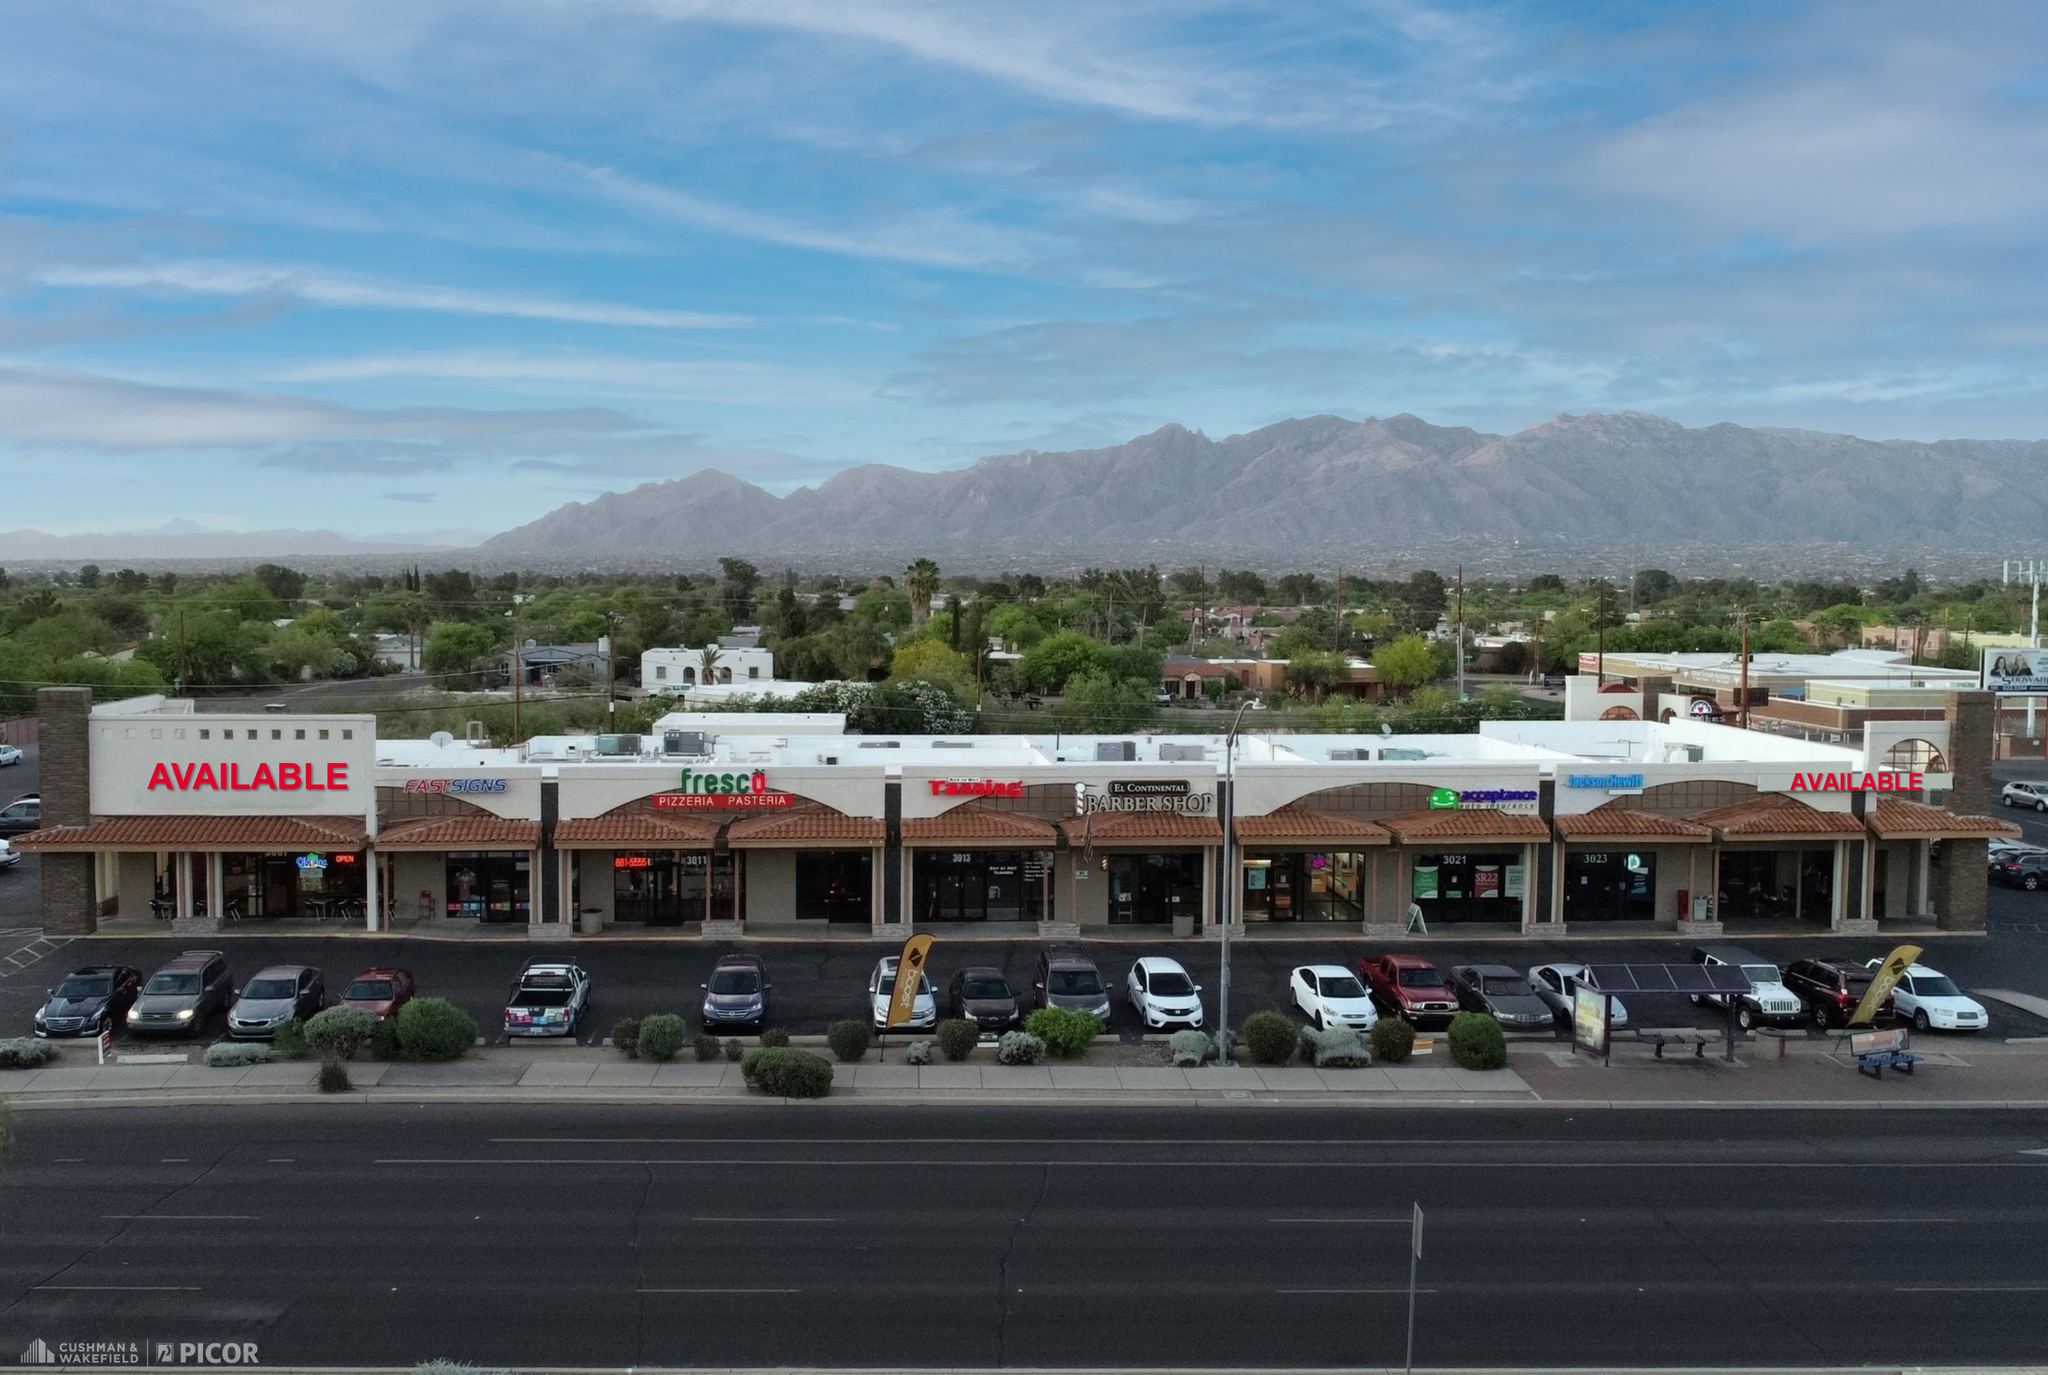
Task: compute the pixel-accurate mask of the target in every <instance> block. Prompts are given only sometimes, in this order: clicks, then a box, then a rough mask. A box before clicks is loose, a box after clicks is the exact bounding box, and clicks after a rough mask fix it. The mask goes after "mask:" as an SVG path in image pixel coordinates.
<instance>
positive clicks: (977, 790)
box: [930, 778, 1024, 797]
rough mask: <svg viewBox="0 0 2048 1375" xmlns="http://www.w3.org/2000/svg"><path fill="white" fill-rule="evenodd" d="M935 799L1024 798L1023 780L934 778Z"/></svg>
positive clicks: (933, 792) (933, 790)
mask: <svg viewBox="0 0 2048 1375" xmlns="http://www.w3.org/2000/svg"><path fill="white" fill-rule="evenodd" d="M930 782H931V785H932V796H933V797H1022V796H1024V780H1023V779H1021V778H934V779H932V780H930Z"/></svg>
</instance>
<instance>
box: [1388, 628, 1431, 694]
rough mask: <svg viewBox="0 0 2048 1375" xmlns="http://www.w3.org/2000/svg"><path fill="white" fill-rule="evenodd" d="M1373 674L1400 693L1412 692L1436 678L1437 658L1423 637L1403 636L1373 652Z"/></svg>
mask: <svg viewBox="0 0 2048 1375" xmlns="http://www.w3.org/2000/svg"><path fill="white" fill-rule="evenodd" d="M1372 666H1373V671H1374V672H1375V673H1377V674H1378V675H1379V680H1380V681H1381V682H1382V683H1385V684H1386V685H1387V686H1388V687H1389V688H1393V689H1395V690H1397V691H1412V690H1414V689H1415V688H1419V687H1421V686H1422V685H1423V684H1424V683H1427V682H1429V681H1430V680H1431V679H1432V678H1434V677H1435V676H1436V655H1435V654H1434V653H1433V652H1432V651H1431V650H1430V647H1429V641H1427V640H1425V639H1423V638H1422V637H1421V636H1420V635H1403V636H1402V637H1401V638H1400V639H1398V640H1394V641H1392V642H1391V643H1388V644H1384V645H1381V646H1380V647H1379V648H1378V649H1375V650H1374V651H1373V655H1372Z"/></svg>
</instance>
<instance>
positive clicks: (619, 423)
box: [0, 0, 2048, 535]
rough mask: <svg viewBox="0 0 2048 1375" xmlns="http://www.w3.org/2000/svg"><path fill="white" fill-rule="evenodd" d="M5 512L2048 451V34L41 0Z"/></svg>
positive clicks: (13, 3) (1649, 19) (1557, 9)
mask: <svg viewBox="0 0 2048 1375" xmlns="http://www.w3.org/2000/svg"><path fill="white" fill-rule="evenodd" d="M0 28H4V30H5V33H6V38H5V45H4V49H0V484H4V485H0V493H4V501H5V508H6V509H5V510H4V511H0V529H7V528H14V527H18V526H31V527H36V528H41V529H46V530H53V531H64V532H72V531H86V530H118V529H133V528H147V527H154V526H158V525H161V524H163V523H164V522H166V521H169V520H173V519H180V520H191V521H197V522H200V523H202V524H205V525H209V526H223V527H235V528H244V529H256V528H267V527H275V526H292V525H296V526H313V525H325V526H330V527H333V528H337V529H341V530H345V531H349V532H352V533H358V534H385V535H391V534H400V533H406V532H443V533H445V532H450V531H470V532H485V533H487V532H490V531H494V530H497V529H501V528H504V527H506V526H508V525H512V524H516V523H519V522H522V521H525V520H529V519H532V518H534V517H536V516H538V515H540V514H542V513H543V512H545V511H547V510H549V509H551V508H553V507H554V506H556V505H559V504H561V503H562V502H564V501H570V500H580V499H587V498H589V497H592V496H595V495H596V494H598V493H599V492H602V491H605V490H608V489H619V488H625V487H630V486H633V485H635V484H637V483H639V482H643V481H647V480H651V479H658V478H666V477H675V476H681V475H684V474H686V473H689V472H692V471H695V470H696V469H698V468H702V467H707V466H710V467H721V468H725V469H727V470H728V471H732V472H736V473H738V474H740V475H741V476H744V477H748V478H750V479H752V480H754V481H758V482H760V483H762V484H763V485H764V486H768V487H770V488H771V489H773V490H776V491H786V490H789V489H790V488H792V487H794V486H796V485H800V484H802V483H805V482H816V481H818V480H820V479H822V478H823V477H824V476H826V475H828V474H830V473H831V472H833V471H836V470H837V469H839V468H842V467H845V466H849V465H852V464H855V463H863V462H887V463H897V464H903V465H906V466H910V467H923V468H935V467H950V466H958V465H960V464H963V463H965V462H968V461H971V460H972V459H973V458H976V457H978V456H980V455H983V454H990V453H1005V452H1012V451H1015V450H1017V449H1022V448H1038V449H1056V448H1072V447H1084V446H1093V445H1100V444H1109V443H1115V442H1118V441H1121V440H1123V439H1126V438H1128V437H1130V436H1131V435H1133V434H1136V433H1141V432H1144V431H1147V430H1150V429H1153V428H1156V427H1157V426H1159V425H1161V424H1163V423H1165V422H1167V421H1178V422H1180V423H1183V424H1186V425H1188V426H1191V427H1195V428H1200V429H1203V430H1206V431H1207V432H1208V433H1210V434H1212V435H1223V434H1227V433H1233V432H1237V431H1241V430H1245V429H1250V428H1254V427H1256V426H1259V425H1262V424H1267V423H1270V422H1272V421H1274V420H1277V419H1281V418H1284V417H1287V416H1293V415H1304V414H1313V413H1317V412H1326V411H1327V412H1335V413H1338V414H1344V415H1350V416H1354V417H1358V416H1364V415H1368V414H1392V413H1395V412H1399V411H1412V412H1414V413H1416V414H1418V415H1421V416H1423V417H1424V418H1425V419H1428V420H1431V421H1434V422H1436V423H1439V424H1464V425H1472V426H1476V427H1479V428H1482V429H1489V430H1497V431H1508V430H1514V429H1518V428H1520V427H1522V426H1524V425H1528V424H1532V423H1536V422H1540V421H1542V420H1544V419H1547V418H1548V417H1550V416H1551V415H1553V414H1555V413H1557V412H1559V411H1588V410H1618V409H1624V408H1633V409H1638V410H1650V411H1656V412H1659V413H1661V414H1666V415H1670V416H1673V417H1675V418H1677V419H1679V420H1681V421H1684V422H1686V423H1688V424H1706V423H1712V422H1715V421H1721V420H1733V421H1737V422H1740V423H1745V424H1767V425H1788V426H1803V427H1808V428H1816V429H1830V430H1843V431H1848V432H1853V433H1857V434H1862V435H1866V436H1871V437H1878V438H1886V437H1908V438H1934V437H1941V436H2013V437H2023V438H2037V437H2041V436H2042V435H2044V434H2048V424H2044V421H2043V415H2044V397H2048V375H2044V373H2048V369H2044V362H2043V359H2044V344H2048V324H2044V323H2043V322H2044V320H2048V311H2044V309H2043V307H2044V305H2048V300H2044V297H2048V290H2044V283H2048V269H2044V265H2043V264H2044V260H2043V257H2042V253H2041V247H2040V234H2041V226H2042V225H2043V224H2044V223H2048V57H2044V55H2048V9H2044V8H2043V7H2041V6H2039V5H2032V4H2011V5H2001V4H1971V5H1952V6H1943V7H1940V8H1939V9H1938V10H1930V9H1929V8H1927V7H1926V6H1924V5H1918V4H1890V3H1883V2H1882V0H1861V2H1859V3H1853V4H1840V5H1798V4H1787V3H1772V4H1754V5H1749V4H1741V3H1729V4H1715V5H1690V4H1620V3H1616V4H1594V3H1579V4H1573V3H1562V2H1560V0H1546V2H1545V3H1530V4H1505V5H1499V4H1496V5H1486V4H1451V5H1428V4H1421V3H1404V2H1401V0H1392V2H1389V3H1379V2H1377V0H1357V3H1352V4H1310V3H1298V2H1296V0H1288V2H1286V3H1277V4H1269V5H1261V4H1235V5H1228V6H1216V5H1203V4H1200V3H1196V2H1195V0H1186V2H1183V3H1171V4H1160V5H1148V4H1102V3H1093V4H1087V3H1084V4H1073V5H1068V4H1060V3H1047V2H1046V0H1033V2H1032V3H1024V4H1014V5H1012V4H1006V3H975V4H971V5H960V4H930V5H926V4H904V3H897V2H896V0H852V2H849V3H827V2H826V0H744V2H742V0H494V2H493V3H489V4H484V3H458V2H455V0H399V2H398V3H360V4H351V3H345V0H328V3H322V4H318V5H303V4H297V3H288V2H287V0H266V2H264V3H255V2H247V3H245V2H244V0H194V2H193V3H189V4H186V3H177V2H176V0H155V2H154V3H151V4H148V5H138V4H135V3H132V0H113V2H112V3H96V2H95V0H63V2H62V3H57V2H56V0H44V2H43V3H34V2H33V0H0Z"/></svg>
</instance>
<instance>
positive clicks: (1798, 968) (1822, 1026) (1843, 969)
mask: <svg viewBox="0 0 2048 1375" xmlns="http://www.w3.org/2000/svg"><path fill="white" fill-rule="evenodd" d="M1870 978H1871V971H1870V970H1868V969H1865V968H1864V967H1863V966H1861V965H1856V964H1830V963H1828V962H1827V961H1826V960H1794V961H1792V963H1790V964H1788V965H1786V966H1785V987H1787V988H1789V989H1791V990H1792V992H1793V995H1794V996H1796V997H1797V998H1798V999H1799V1001H1800V1002H1802V1003H1804V1004H1806V1015H1807V1016H1808V1017H1811V1018H1812V1019H1813V1024H1814V1026H1815V1027H1816V1028H1817V1029H1819V1030H1821V1031H1826V1030H1828V1029H1829V1028H1830V1027H1838V1026H1846V1025H1848V1022H1849V1018H1850V1017H1852V1016H1854V1015H1855V1012H1856V1005H1857V1004H1858V1003H1860V1002H1862V1001H1863V995H1864V994H1866V993H1868V992H1869V991H1870ZM1893 1016H1894V1013H1893V1009H1892V998H1891V995H1890V994H1889V993H1887V994H1886V995H1885V999H1884V1002H1883V1003H1882V1004H1880V1005H1879V1006H1878V1009H1877V1011H1876V1012H1874V1013H1873V1014H1872V1015H1871V1020H1872V1022H1889V1021H1891V1020H1892V1017H1893Z"/></svg>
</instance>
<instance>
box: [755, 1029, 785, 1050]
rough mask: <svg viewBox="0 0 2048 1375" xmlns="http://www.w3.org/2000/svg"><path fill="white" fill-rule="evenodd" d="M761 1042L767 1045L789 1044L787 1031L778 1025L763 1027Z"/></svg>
mask: <svg viewBox="0 0 2048 1375" xmlns="http://www.w3.org/2000/svg"><path fill="white" fill-rule="evenodd" d="M761 1044H762V1045H764V1046H768V1047H771V1048H772V1047H774V1046H786V1045H788V1044H789V1033H788V1032H786V1031H784V1030H783V1029H782V1028H781V1027H779V1026H771V1027H764V1028H762V1030H761Z"/></svg>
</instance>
